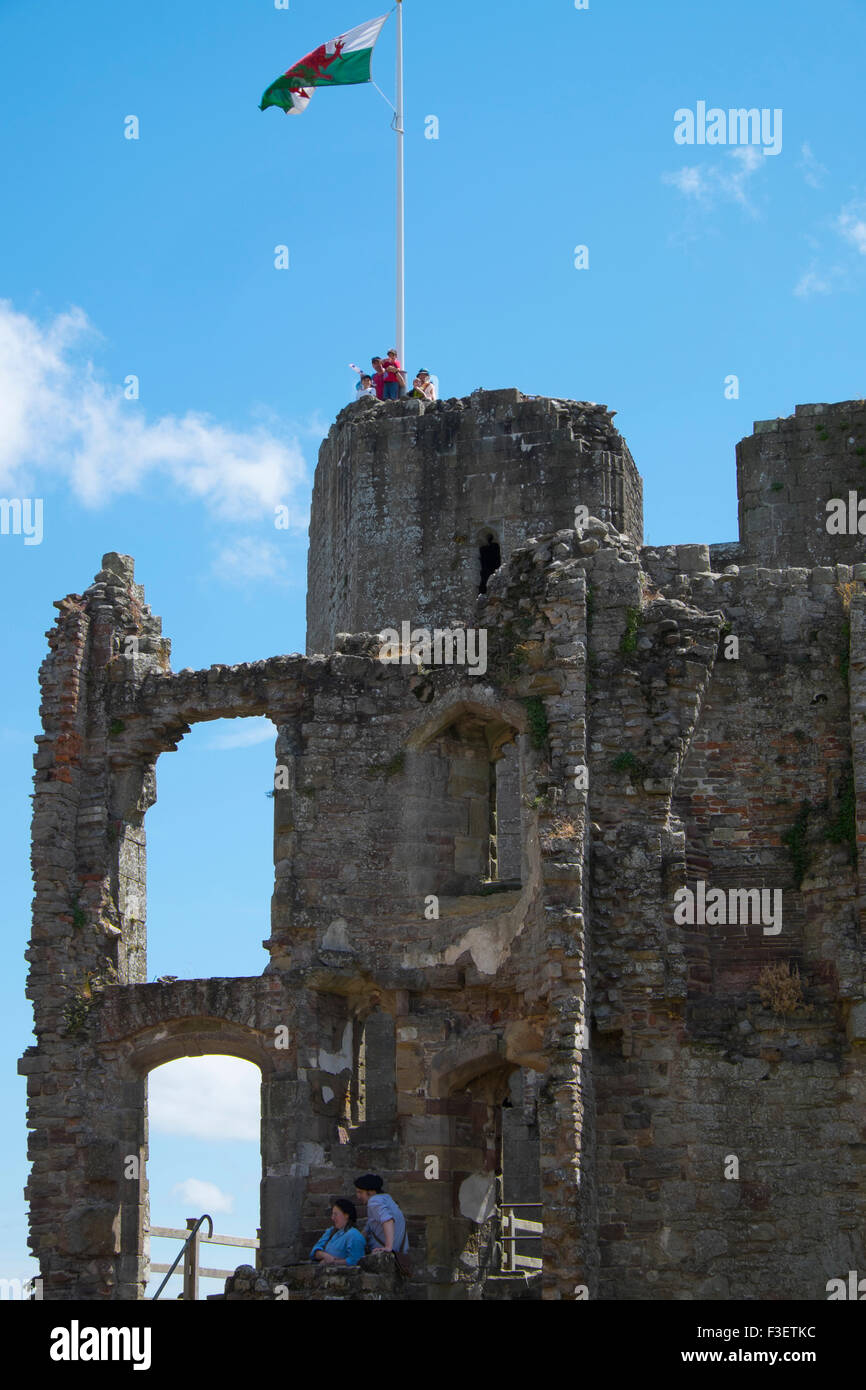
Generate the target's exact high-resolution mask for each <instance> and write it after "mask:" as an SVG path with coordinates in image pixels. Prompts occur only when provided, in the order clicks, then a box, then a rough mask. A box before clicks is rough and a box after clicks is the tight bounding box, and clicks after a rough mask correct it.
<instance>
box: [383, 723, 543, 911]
mask: <svg viewBox="0 0 866 1390" xmlns="http://www.w3.org/2000/svg"><path fill="white" fill-rule="evenodd" d="M517 735H518V730H517V729H516V728H515V727H514V726H513V725H512V724H510V723H509V722H508V720H507V718H506V717H504V716H503V715H501V714H499V713H497V712H494V711H493V710H490V709H488V708H483V707H481V706H479V707H477V708H476V707H475V706H474V705H473V704H469V703H467V704H461V705H459V706H455V707H454V708H453V709H452V710H451V711H449V712H448V713H447V714H445V715H444V717H443V718H442V720H441V723H440V724H439V727H438V728H437V729H436V731H435V733H429V734H427V735H426V737H424V738H423V741H421V740H420V739H419V741H418V742H417V743H416V745H415V748H413V749H412V758H413V762H412V783H413V787H414V788H415V791H414V795H413V797H412V798H411V800H410V801H409V802H408V804H407V806H406V807H405V808H404V811H405V813H404V814H403V816H402V819H401V829H402V835H403V839H402V843H401V846H400V853H399V855H398V856H397V859H396V860H395V862H396V864H397V865H398V866H399V867H400V868H401V869H402V868H403V866H404V865H405V868H406V870H407V873H408V875H409V878H408V881H409V882H410V883H411V887H412V891H413V892H415V893H421V894H423V895H427V894H444V895H445V896H448V897H452V896H453V897H461V896H464V895H472V894H478V893H483V892H489V891H490V888H491V885H493V884H496V885H497V886H501V887H502V888H503V889H509V890H510V889H519V888H520V886H521V883H522V877H523V860H524V852H523V836H522V832H521V804H520V786H521V772H520V758H519V753H518V748H517V742H516V740H517Z"/></svg>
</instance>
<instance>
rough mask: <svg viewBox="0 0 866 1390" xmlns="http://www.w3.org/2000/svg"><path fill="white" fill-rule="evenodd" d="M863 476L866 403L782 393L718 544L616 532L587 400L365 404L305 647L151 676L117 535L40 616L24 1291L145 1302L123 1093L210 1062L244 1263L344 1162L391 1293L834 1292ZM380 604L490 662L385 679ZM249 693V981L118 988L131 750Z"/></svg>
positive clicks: (302, 1218)
mask: <svg viewBox="0 0 866 1390" xmlns="http://www.w3.org/2000/svg"><path fill="white" fill-rule="evenodd" d="M864 456H866V402H864V401H853V402H846V403H843V404H836V405H811V406H800V407H798V409H797V411H796V414H795V415H794V416H792V417H789V418H787V419H781V420H776V421H766V422H761V423H759V424H758V425H757V426H756V432H755V434H754V435H753V436H752V437H750V438H748V439H746V440H744V441H743V442H742V444H741V445H740V446H739V448H738V453H737V477H738V495H739V521H740V528H739V529H740V539H739V541H738V542H736V543H730V544H724V545H710V546H707V545H701V544H684V545H671V546H664V547H661V546H643V544H642V539H643V521H642V487H641V481H640V477H639V475H638V472H637V469H636V468H635V465H634V462H633V460H632V458H631V455H630V453H629V450H628V448H627V446H626V444H625V442H624V440H623V439H622V437H621V436H620V435H619V434H618V432H617V431H616V429H615V428H614V426H613V422H612V417H611V414H610V413H609V412H608V411H607V410H606V408H605V407H603V406H596V405H592V404H589V403H585V402H574V401H560V400H551V399H547V398H537V397H527V396H524V395H522V394H521V393H520V392H518V391H516V390H501V391H482V392H475V393H474V394H473V395H472V396H470V397H468V398H466V399H463V400H448V401H439V402H435V403H427V402H422V401H417V400H402V401H397V402H387V403H379V402H375V401H372V400H362V401H360V402H357V403H353V404H352V405H350V406H348V407H347V408H346V409H345V410H344V411H343V412H342V413H341V414H340V416H339V418H338V420H337V422H336V424H335V425H334V426H333V427H332V429H331V431H330V434H329V436H328V438H327V440H326V441H325V442H324V444H323V445H322V449H321V453H320V457H319V463H318V468H317V472H316V481H315V490H314V497H313V511H312V520H311V526H310V560H309V588H308V612H307V618H308V654H307V655H306V656H303V655H299V654H293V655H277V656H272V657H269V658H268V659H266V660H262V661H257V662H253V663H248V664H243V665H239V666H220V665H215V666H211V667H210V668H209V669H208V670H201V671H192V670H185V671H180V672H173V671H172V670H171V666H170V661H169V651H170V644H169V642H168V640H167V639H166V638H165V637H163V636H162V629H161V622H160V620H159V619H158V618H156V617H155V616H153V614H152V613H151V611H150V609H149V607H148V606H147V604H146V602H145V596H144V590H143V588H142V586H141V585H140V584H138V583H136V582H135V580H134V576H133V563H132V560H131V559H130V558H129V557H127V556H123V555H119V554H114V553H111V554H108V555H106V556H105V557H104V559H103V563H102V568H101V569H100V571H99V572H98V574H97V575H96V578H95V580H94V582H93V584H92V585H91V586H90V587H89V588H88V589H86V590H85V592H84V593H83V594H81V595H79V594H70V595H68V596H67V597H66V598H64V599H61V600H60V601H59V602H58V603H57V604H56V607H57V609H58V616H57V620H56V622H55V625H54V627H53V628H52V630H51V631H50V632H49V633H48V640H49V647H50V652H49V655H48V656H47V658H46V660H45V661H44V663H43V666H42V670H41V673H40V682H41V689H42V706H41V714H42V728H43V732H42V733H41V734H40V735H39V736H38V738H37V745H38V751H37V753H36V757H35V766H36V774H35V799H34V818H33V871H34V876H35V885H36V892H35V900H34V917H33V934H32V939H31V944H30V949H29V950H28V952H27V958H28V960H29V962H30V974H29V986H28V995H29V997H30V999H31V1000H32V1001H33V1007H34V1013H35V1031H36V1037H37V1040H38V1041H37V1043H36V1045H35V1046H33V1047H29V1048H28V1049H27V1051H26V1052H25V1054H24V1056H23V1058H22V1059H21V1062H20V1064H19V1065H20V1070H21V1072H22V1073H24V1074H25V1075H26V1076H27V1084H28V1096H29V1120H28V1123H29V1126H30V1128H31V1130H32V1133H31V1136H30V1158H31V1161H32V1172H31V1176H30V1180H29V1184H28V1187H27V1190H26V1192H27V1196H28V1198H29V1203H30V1212H31V1217H30V1220H31V1235H30V1246H31V1250H32V1251H33V1254H34V1255H35V1256H36V1258H37V1259H38V1260H39V1263H40V1269H41V1275H42V1278H43V1281H44V1284H43V1289H44V1297H45V1298H46V1299H56V1300H65V1299H108V1300H110V1299H117V1300H125V1299H141V1298H142V1297H143V1295H144V1288H145V1284H146V1281H147V1276H148V1251H147V1242H146V1230H147V1227H148V1219H149V1218H148V1197H147V1179H146V1166H145V1159H146V1154H147V1104H146V1095H147V1077H148V1073H149V1071H150V1070H151V1069H152V1068H153V1067H155V1066H158V1065H159V1064H161V1063H163V1062H166V1061H169V1060H172V1059H175V1058H179V1057H186V1056H197V1055H201V1054H205V1053H221V1054H230V1055H234V1056H237V1057H241V1058H245V1059H247V1060H249V1061H251V1062H253V1063H255V1064H256V1065H257V1066H258V1067H259V1068H260V1070H261V1077H262V1129H261V1154H262V1179H261V1241H262V1249H261V1266H262V1270H263V1272H264V1277H265V1280H266V1281H267V1277H268V1272H269V1271H279V1270H285V1269H288V1268H289V1267H291V1266H292V1265H293V1264H297V1263H298V1262H303V1261H304V1260H305V1259H306V1257H307V1253H308V1251H309V1249H310V1246H311V1245H312V1243H313V1240H314V1239H315V1238H316V1237H317V1236H318V1234H319V1233H320V1232H321V1229H322V1226H323V1215H324V1211H325V1209H326V1207H327V1205H328V1203H329V1202H330V1200H331V1199H332V1198H333V1197H335V1196H338V1195H341V1194H345V1193H347V1192H351V1188H352V1180H353V1177H354V1175H355V1174H356V1173H358V1172H361V1171H364V1170H373V1171H376V1172H380V1173H382V1174H383V1175H384V1176H385V1178H386V1182H387V1187H388V1190H389V1191H390V1192H392V1193H393V1195H394V1196H395V1197H396V1199H397V1201H398V1202H399V1204H400V1206H401V1207H402V1209H403V1210H404V1212H405V1213H406V1215H407V1219H408V1225H409V1234H410V1240H411V1244H412V1248H413V1254H414V1260H415V1266H416V1268H415V1274H414V1276H413V1278H412V1280H411V1281H410V1282H409V1283H407V1284H406V1285H405V1286H403V1287H402V1289H401V1290H398V1293H397V1295H395V1296H399V1297H403V1298H412V1299H454V1298H457V1299H460V1298H468V1299H474V1298H482V1297H492V1296H497V1297H505V1298H510V1297H514V1298H518V1297H532V1296H536V1295H542V1296H543V1297H545V1298H547V1299H553V1300H557V1299H565V1300H570V1299H575V1298H583V1297H587V1296H588V1297H589V1298H590V1299H601V1300H610V1299H633V1300H634V1299H657V1300H672V1299H692V1298H705V1299H718V1300H725V1299H744V1298H747V1299H759V1300H762V1299H780V1298H790V1299H806V1300H823V1299H825V1298H826V1296H827V1295H826V1285H827V1281H828V1280H829V1279H831V1278H839V1277H841V1278H844V1277H845V1276H846V1275H847V1272H848V1271H849V1270H852V1269H854V1270H856V1269H860V1270H861V1271H864V1272H866V1249H864V1231H866V1225H864V1216H866V1122H864V1114H866V1110H864V1101H866V983H864V944H866V943H864V909H866V852H864V849H861V846H864V848H866V744H864V739H866V586H864V583H863V580H864V579H866V549H864V541H863V539H862V538H861V536H860V535H859V534H858V533H857V529H856V527H855V529H854V531H853V533H851V534H831V533H830V532H829V531H828V528H827V524H826V517H827V506H826V504H827V502H828V501H829V500H830V499H835V498H842V499H848V498H849V494H850V493H851V492H852V491H854V492H856V489H857V487H858V486H860V485H861V484H862V482H863V477H864V474H863V465H864V461H866V457H864ZM576 523H577V524H576ZM864 529H866V528H864ZM405 623H408V624H410V628H411V630H412V631H413V632H414V631H415V630H420V629H431V630H432V629H441V630H443V631H447V632H449V633H451V634H452V636H453V635H454V634H459V633H460V632H465V631H466V630H470V631H472V632H475V633H479V632H481V631H483V632H484V633H485V634H486V652H485V661H484V662H483V663H481V662H479V663H478V664H477V665H476V667H475V669H472V668H471V667H470V665H469V664H468V663H467V662H464V663H463V664H459V663H457V662H451V663H450V664H445V663H442V662H439V663H437V662H436V661H435V660H434V661H432V662H430V661H423V660H421V661H420V662H419V660H418V659H417V656H418V653H417V652H416V653H415V657H416V659H415V660H413V659H412V651H411V650H408V651H407V650H406V646H405V643H403V642H402V639H401V646H400V649H399V653H398V655H399V659H398V660H394V661H390V662H388V661H383V660H380V654H381V647H382V643H381V641H380V640H379V638H378V636H377V634H379V633H380V632H382V631H383V630H384V629H387V628H393V629H395V631H396V632H397V633H400V634H402V633H403V632H404V631H405V629H404V627H403V624H405ZM130 639H134V640H130ZM414 640H415V638H414V636H410V642H409V646H410V647H411V645H412V643H413V642H414ZM404 658H405V660H404ZM482 665H483V669H482ZM262 715H264V716H267V717H268V718H269V719H270V720H271V721H272V722H273V725H274V735H275V769H278V770H281V775H280V776H279V777H277V778H276V780H275V794H274V890H273V899H272V912H271V921H270V929H269V934H268V936H267V940H266V941H265V942H264V946H265V949H266V951H267V953H268V960H267V963H266V965H265V968H264V970H263V973H262V974H261V975H260V976H255V977H249V978H232V979H218V978H206V979H198V980H177V981H176V982H173V983H157V984H148V983H146V980H147V974H146V925H145V924H146V867H145V826H146V815H147V811H148V808H149V807H150V806H151V805H152V804H153V802H154V800H155V797H156V773H157V764H158V760H159V758H160V756H161V755H163V754H166V753H169V752H172V751H174V750H176V749H177V747H178V745H179V744H180V742H181V740H182V739H183V737H184V735H185V734H186V733H188V732H189V730H190V727H191V725H192V724H194V723H197V722H200V721H204V720H213V719H218V718H226V717H231V718H234V717H237V718H241V717H246V716H262ZM686 889H688V893H686V892H685V891H684V890H686ZM719 890H720V891H719ZM754 890H760V891H759V892H758V894H757V899H756V898H755V896H754ZM762 894H763V895H764V896H762ZM711 895H712V897H713V899H714V901H715V903H716V907H715V910H714V911H712V910H711V909H710V906H709V903H710V899H711ZM720 901H721V902H722V903H723V904H724V906H722V907H721V908H719V906H718V904H719V902H720ZM756 902H757V904H758V906H757V907H756V906H755V904H756ZM768 902H769V903H772V904H774V905H775V904H777V903H778V904H780V908H779V911H778V912H776V911H775V907H774V911H773V913H766V912H764V911H763V907H764V904H766V903H768ZM689 904H691V909H690V908H689ZM744 907H745V908H754V909H755V910H754V911H752V912H751V915H750V914H749V912H748V911H747V912H746V914H745V917H746V920H744V914H743V909H744ZM733 908H736V909H737V911H733V910H732V909H733ZM759 909H761V910H759ZM689 919H690V920H689ZM283 1042H285V1043H286V1045H281V1044H282V1043H283ZM130 1156H133V1157H136V1158H138V1160H139V1163H138V1164H133V1165H131V1166H130V1164H129V1163H128V1159H129V1157H130ZM431 1159H435V1160H436V1161H435V1163H433V1164H431V1162H430V1160H431ZM130 1167H131V1168H132V1171H133V1173H134V1174H135V1173H137V1175H134V1176H129V1175H128V1174H129V1172H130ZM431 1173H433V1174H435V1176H431ZM497 1201H505V1202H520V1201H522V1202H525V1203H536V1202H537V1203H538V1204H539V1206H540V1211H541V1214H540V1220H541V1222H542V1224H543V1236H542V1238H541V1261H542V1267H541V1270H540V1271H539V1273H538V1274H537V1275H534V1276H531V1277H529V1278H523V1277H522V1276H508V1275H504V1274H503V1273H502V1271H501V1268H500V1264H501V1261H500V1258H499V1251H500V1246H499V1244H498V1222H497ZM328 1277H329V1278H330V1279H331V1280H332V1281H333V1280H334V1279H336V1276H328ZM337 1282H339V1280H338V1281H337ZM307 1287H308V1288H309V1292H310V1296H314V1293H315V1289H314V1288H313V1286H312V1285H308V1286H307ZM353 1287H354V1286H353ZM365 1287H366V1286H365ZM331 1296H336V1294H332V1295H331ZM360 1296H365V1295H364V1294H363V1292H362V1293H361V1295H360ZM369 1296H375V1295H373V1294H371V1295H369Z"/></svg>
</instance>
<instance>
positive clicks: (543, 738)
mask: <svg viewBox="0 0 866 1390" xmlns="http://www.w3.org/2000/svg"><path fill="white" fill-rule="evenodd" d="M524 704H525V705H526V717H527V720H528V723H529V738H530V742H531V743H532V746H533V748H539V749H541V748H546V747H547V740H548V738H549V736H550V729H549V727H548V723H547V710H546V709H545V708H544V701H543V700H542V698H541V696H540V695H530V697H529V699H528V700H524Z"/></svg>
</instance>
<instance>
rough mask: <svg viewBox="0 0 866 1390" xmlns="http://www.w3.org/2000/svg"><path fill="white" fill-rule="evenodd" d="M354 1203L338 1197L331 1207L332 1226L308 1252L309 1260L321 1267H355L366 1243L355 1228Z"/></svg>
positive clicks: (356, 1218) (356, 1215)
mask: <svg viewBox="0 0 866 1390" xmlns="http://www.w3.org/2000/svg"><path fill="white" fill-rule="evenodd" d="M357 1220H358V1213H357V1211H356V1209H355V1203H354V1202H350V1201H349V1200H348V1198H346V1197H338V1198H337V1200H336V1202H335V1203H334V1205H333V1206H332V1207H331V1221H332V1223H333V1224H332V1226H331V1228H330V1230H328V1231H326V1232H325V1234H324V1235H323V1236H322V1238H321V1240H317V1241H316V1243H315V1245H314V1246H313V1248H312V1250H311V1251H310V1259H311V1260H317V1261H318V1262H319V1263H320V1264H323V1265H356V1264H357V1263H358V1261H359V1260H360V1259H361V1257H362V1255H364V1254H365V1252H366V1248H367V1243H366V1241H365V1240H364V1237H363V1236H362V1235H361V1232H360V1231H359V1230H358V1227H357V1224H356V1223H357Z"/></svg>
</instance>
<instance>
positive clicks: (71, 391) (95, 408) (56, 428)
mask: <svg viewBox="0 0 866 1390" xmlns="http://www.w3.org/2000/svg"><path fill="white" fill-rule="evenodd" d="M95 336H98V335H96V334H95V333H94V330H93V328H92V326H91V325H90V323H89V322H88V319H87V316H86V314H85V313H84V312H83V311H82V310H81V309H78V308H74V309H72V310H71V311H70V312H69V313H66V314H59V315H57V316H56V317H55V318H54V319H53V321H51V322H50V323H48V324H47V325H45V326H43V325H40V324H38V323H37V322H36V321H35V320H33V319H31V318H29V317H28V316H27V315H26V314H22V313H17V312H16V311H15V310H14V309H13V307H12V305H11V303H10V302H9V301H8V300H0V487H2V488H3V490H4V491H7V492H15V491H17V490H19V489H16V487H15V479H16V478H17V477H18V476H19V475H21V474H26V473H28V472H29V471H31V470H32V469H33V468H34V467H36V466H38V467H40V468H41V469H42V470H48V471H51V472H54V473H56V474H59V475H61V476H63V477H65V478H66V480H67V481H68V483H69V485H70V487H71V488H72V490H73V492H74V493H75V495H76V496H77V497H78V498H79V500H80V501H81V502H83V503H84V504H85V505H87V506H91V507H98V506H101V505H104V504H105V503H107V502H108V501H110V500H111V499H113V498H114V497H117V496H119V495H122V494H124V493H130V492H136V491H138V490H139V489H140V488H141V487H142V486H143V485H144V484H145V483H146V482H148V481H150V480H151V479H152V478H153V477H154V475H159V476H160V477H162V478H163V479H166V478H167V479H168V480H169V481H170V482H171V483H173V484H174V486H175V487H176V488H177V489H178V490H179V491H180V492H182V493H184V494H186V495H187V496H192V497H196V498H198V499H200V500H201V501H202V502H204V504H205V505H206V506H207V507H208V508H209V509H210V510H211V511H212V512H213V513H214V514H215V515H217V516H219V517H224V518H229V519H237V518H239V517H254V516H259V515H261V514H262V513H263V512H270V514H271V515H273V510H274V508H275V507H276V506H277V505H278V504H280V503H287V502H290V501H291V500H292V499H293V498H294V497H295V496H296V495H298V496H303V494H305V493H306V491H307V487H308V484H307V469H306V464H305V461H304V457H303V453H302V451H301V449H300V447H299V445H298V444H297V443H296V442H295V441H293V440H292V441H289V442H286V441H285V440H283V439H281V438H278V437H277V436H276V435H275V434H274V433H272V432H271V431H270V430H269V429H268V428H267V427H266V426H264V425H257V426H256V427H255V428H254V429H251V430H248V431H243V430H234V429H231V428H229V427H228V426H226V425H222V424H220V423H219V422H218V421H215V420H213V419H211V418H210V417H209V416H207V415H203V414H198V413H196V412H193V411H188V412H187V413H186V414H185V415H183V416H180V417H178V416H174V415H164V416H161V417H158V418H156V419H151V418H149V417H148V414H147V412H146V410H145V409H144V407H143V405H142V403H141V402H140V401H130V400H127V399H126V398H125V396H124V393H123V389H122V387H121V386H119V385H114V384H111V383H107V382H106V381H104V380H102V379H101V378H100V376H99V375H98V373H97V371H96V369H95V368H94V366H93V363H92V362H91V361H90V360H89V359H88V357H87V355H86V352H85V343H86V340H87V339H88V338H90V339H92V338H94V337H95ZM299 510H301V508H299Z"/></svg>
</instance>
